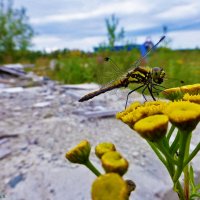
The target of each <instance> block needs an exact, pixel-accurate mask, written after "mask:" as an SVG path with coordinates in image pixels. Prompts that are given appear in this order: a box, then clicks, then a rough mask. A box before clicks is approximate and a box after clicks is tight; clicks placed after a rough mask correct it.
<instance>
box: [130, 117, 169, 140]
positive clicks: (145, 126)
mask: <svg viewBox="0 0 200 200" xmlns="http://www.w3.org/2000/svg"><path fill="white" fill-rule="evenodd" d="M167 127H168V117H167V116H166V115H152V116H149V117H146V118H144V119H141V120H139V121H138V122H136V123H135V125H134V126H133V129H134V130H135V131H137V132H138V133H139V134H140V135H141V136H142V137H143V138H145V139H146V140H150V141H152V142H154V141H158V140H160V139H161V138H162V137H164V136H165V134H166V132H167Z"/></svg>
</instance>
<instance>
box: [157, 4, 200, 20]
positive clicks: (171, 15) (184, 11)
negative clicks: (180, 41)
mask: <svg viewBox="0 0 200 200" xmlns="http://www.w3.org/2000/svg"><path fill="white" fill-rule="evenodd" d="M199 10H200V3H199V2H198V3H197V2H195V1H191V2H188V3H185V4H177V5H174V6H173V7H170V8H169V9H167V10H166V11H164V12H161V13H159V14H158V15H157V16H156V17H157V18H158V19H159V20H162V19H168V20H169V19H174V20H175V19H182V18H183V19H184V18H186V17H188V16H190V17H192V16H196V15H199ZM199 16H200V15H199Z"/></svg>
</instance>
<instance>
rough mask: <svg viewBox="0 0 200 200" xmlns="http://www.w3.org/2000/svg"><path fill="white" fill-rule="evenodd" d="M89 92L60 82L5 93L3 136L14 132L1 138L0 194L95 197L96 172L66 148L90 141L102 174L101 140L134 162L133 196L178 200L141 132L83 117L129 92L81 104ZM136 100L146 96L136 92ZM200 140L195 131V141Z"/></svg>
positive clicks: (115, 105) (14, 199)
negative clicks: (76, 162)
mask: <svg viewBox="0 0 200 200" xmlns="http://www.w3.org/2000/svg"><path fill="white" fill-rule="evenodd" d="M87 92H88V91H85V90H77V89H66V88H64V87H63V86H60V85H56V84H50V85H44V86H41V87H33V88H26V89H21V90H20V89H19V90H18V91H4V92H3V91H0V107H1V109H0V136H2V135H10V136H11V137H6V138H1V140H0V150H1V153H0V155H1V157H0V158H1V160H0V180H1V181H0V195H4V199H5V200H33V199H37V200H75V199H76V200H89V199H91V198H90V188H91V184H92V182H93V181H94V179H95V176H94V175H93V174H92V173H91V172H90V171H89V170H88V169H86V168H84V167H83V166H80V165H74V164H71V163H69V162H68V161H67V160H66V159H65V157H64V156H65V153H66V151H67V150H69V149H70V148H71V147H73V146H74V145H76V144H78V143H79V142H80V140H83V139H87V140H88V141H90V143H91V145H92V147H93V148H92V153H91V160H92V161H93V163H94V164H95V165H96V166H98V168H99V169H100V171H102V172H103V170H102V168H101V166H100V162H99V160H98V159H97V158H96V157H95V155H94V147H95V145H96V144H98V143H100V142H102V141H110V142H113V143H114V144H115V145H116V147H117V149H118V150H119V151H120V152H121V153H122V155H123V156H124V157H125V158H127V160H128V161H129V164H130V166H129V170H128V172H127V174H126V175H125V178H127V179H132V180H134V181H135V183H136V186H137V188H136V191H135V192H133V193H132V194H131V197H130V199H134V200H144V199H145V200H156V199H165V200H167V199H170V200H172V199H177V197H176V196H175V197H172V196H170V197H169V196H167V197H165V198H164V196H165V195H166V193H168V192H169V190H170V189H171V181H170V179H169V177H168V175H167V172H166V169H165V168H164V167H163V166H162V164H161V163H160V161H159V160H158V159H157V158H156V156H155V155H154V154H153V153H152V151H151V149H150V147H149V146H148V145H147V143H146V142H145V141H144V140H143V139H142V138H141V137H140V136H138V135H137V134H136V133H135V132H133V131H132V130H131V129H130V128H129V127H128V126H126V125H124V124H122V123H121V122H120V121H119V120H116V119H115V117H114V116H109V117H92V115H90V116H89V117H88V116H86V115H84V113H85V112H86V111H90V112H91V113H92V112H94V113H95V111H97V110H98V111H99V110H100V111H102V110H104V111H108V110H110V111H116V110H118V111H120V110H122V109H123V107H124V103H125V98H124V95H121V96H119V95H115V94H103V95H101V96H100V97H97V98H95V100H93V101H90V102H86V103H79V102H78V101H77V100H78V98H79V97H80V96H81V95H82V94H85V93H87ZM131 98H134V99H138V100H141V99H142V98H141V95H140V94H137V93H135V94H133V96H132V97H131ZM198 130H199V127H198ZM199 141H200V135H199V132H198V131H197V130H196V131H195V133H194V137H193V144H197V143H198V142H199ZM196 166H200V159H199V157H198V158H196V159H195V163H194V167H196ZM198 170H200V169H199V167H198ZM169 194H170V192H169Z"/></svg>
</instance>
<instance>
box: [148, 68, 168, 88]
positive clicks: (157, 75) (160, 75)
mask: <svg viewBox="0 0 200 200" xmlns="http://www.w3.org/2000/svg"><path fill="white" fill-rule="evenodd" d="M151 73H152V74H151V75H152V79H153V81H154V82H155V83H158V84H161V83H162V82H163V80H164V77H165V71H164V70H163V68H161V67H154V68H152V72H151Z"/></svg>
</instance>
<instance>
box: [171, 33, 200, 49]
mask: <svg viewBox="0 0 200 200" xmlns="http://www.w3.org/2000/svg"><path fill="white" fill-rule="evenodd" d="M169 37H170V38H171V39H172V44H171V47H172V48H174V49H184V48H196V47H198V48H200V30H187V31H181V32H180V31H176V32H170V33H169Z"/></svg>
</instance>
